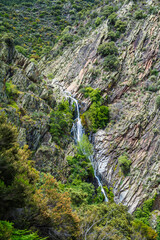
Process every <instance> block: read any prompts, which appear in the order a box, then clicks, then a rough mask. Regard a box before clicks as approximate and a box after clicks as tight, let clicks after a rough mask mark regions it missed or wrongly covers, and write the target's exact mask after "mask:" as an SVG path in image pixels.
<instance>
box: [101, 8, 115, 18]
mask: <svg viewBox="0 0 160 240" xmlns="http://www.w3.org/2000/svg"><path fill="white" fill-rule="evenodd" d="M113 12H114V8H113V6H106V7H104V9H103V12H102V15H103V16H104V17H108V16H109V15H110V14H112V13H113Z"/></svg>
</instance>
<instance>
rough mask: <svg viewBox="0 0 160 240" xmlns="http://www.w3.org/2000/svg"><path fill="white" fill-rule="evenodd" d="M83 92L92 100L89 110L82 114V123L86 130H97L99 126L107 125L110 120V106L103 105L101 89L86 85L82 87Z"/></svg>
mask: <svg viewBox="0 0 160 240" xmlns="http://www.w3.org/2000/svg"><path fill="white" fill-rule="evenodd" d="M81 92H82V93H83V94H84V97H89V98H90V100H91V102H92V103H91V106H90V108H89V110H87V111H86V112H85V113H83V115H82V123H83V125H84V127H85V128H86V130H87V129H88V130H89V131H92V132H96V131H97V129H98V128H104V127H106V125H107V123H108V122H109V108H108V107H107V106H104V105H102V104H103V99H102V97H101V94H100V93H101V92H100V90H99V89H95V90H94V89H93V88H91V87H86V88H84V89H83V88H82V89H81Z"/></svg>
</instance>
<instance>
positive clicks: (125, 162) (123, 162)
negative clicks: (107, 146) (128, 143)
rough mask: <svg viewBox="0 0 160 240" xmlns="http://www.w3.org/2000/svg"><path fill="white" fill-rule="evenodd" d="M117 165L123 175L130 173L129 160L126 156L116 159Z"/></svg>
mask: <svg viewBox="0 0 160 240" xmlns="http://www.w3.org/2000/svg"><path fill="white" fill-rule="evenodd" d="M118 163H119V165H120V167H121V169H122V172H123V173H124V175H127V174H128V173H129V171H130V165H131V163H132V162H131V160H129V159H128V157H127V156H125V155H122V156H120V157H119V158H118Z"/></svg>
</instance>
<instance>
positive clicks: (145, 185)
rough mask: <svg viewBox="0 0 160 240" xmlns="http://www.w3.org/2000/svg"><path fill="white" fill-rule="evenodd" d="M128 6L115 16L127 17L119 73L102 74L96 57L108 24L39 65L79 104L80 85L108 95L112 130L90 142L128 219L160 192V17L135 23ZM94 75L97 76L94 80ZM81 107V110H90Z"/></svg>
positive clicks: (120, 43)
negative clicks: (123, 164) (124, 160)
mask: <svg viewBox="0 0 160 240" xmlns="http://www.w3.org/2000/svg"><path fill="white" fill-rule="evenodd" d="M147 4H149V5H150V4H153V3H152V2H147ZM132 5H133V3H132V2H130V3H124V5H123V7H122V8H121V9H120V10H119V12H118V16H119V17H120V18H121V17H123V16H124V14H125V16H128V15H129V14H130V15H129V16H130V17H129V18H127V17H126V19H127V21H128V27H127V30H126V33H125V34H124V35H123V36H121V38H120V39H119V40H117V42H116V45H117V47H118V50H119V61H120V68H119V70H118V71H115V72H106V71H104V69H103V67H102V65H103V60H104V59H102V58H101V57H100V56H99V55H98V54H97V47H98V45H99V44H100V43H101V42H103V41H104V40H106V39H107V33H108V26H107V21H104V22H103V23H102V24H101V25H100V26H99V27H98V28H97V29H96V30H95V31H94V32H93V33H92V35H90V36H88V37H86V38H85V39H83V40H81V41H79V42H77V43H76V45H75V46H74V48H69V49H67V50H65V51H64V53H63V55H62V56H60V57H59V58H57V59H54V61H51V62H49V63H48V65H47V67H46V68H45V69H43V67H42V63H43V61H44V60H43V61H42V62H41V63H40V68H41V69H43V73H44V75H47V74H49V73H52V74H53V76H54V82H58V84H60V85H61V86H62V88H63V89H67V90H68V91H70V92H72V94H74V95H76V97H77V98H78V99H79V100H82V101H83V100H84V99H83V98H82V94H80V93H79V92H78V89H79V87H80V84H82V85H83V86H87V85H90V86H91V87H93V88H100V89H101V90H102V94H103V96H104V97H105V96H106V95H108V101H109V107H110V124H109V125H108V126H107V128H106V129H105V130H99V131H98V132H97V133H96V134H95V136H94V146H95V156H94V159H95V166H96V167H97V170H98V173H99V176H100V177H101V179H102V181H103V183H104V184H106V185H107V186H109V187H112V188H113V192H114V194H115V202H117V203H119V202H122V203H123V204H124V205H127V206H128V207H129V211H130V212H131V213H132V212H133V211H135V209H136V208H137V207H138V206H140V205H141V203H142V202H143V201H144V200H145V199H146V198H148V197H152V196H153V195H154V193H155V192H156V191H159V184H158V183H159V177H160V172H159V169H160V164H159V153H160V149H159V136H160V129H159V123H160V114H159V109H157V108H156V107H157V106H156V99H157V96H159V95H160V92H159V89H160V85H159V80H160V74H159V71H160V63H159V54H160V53H159V41H160V33H159V16H158V13H156V14H154V15H152V14H150V15H148V16H147V18H145V20H144V19H142V20H135V18H134V17H133V16H132V17H131V15H132V12H133V8H132ZM45 61H47V59H45ZM93 69H94V70H96V69H97V70H98V71H97V73H98V74H97V75H96V77H94V78H93V74H92V72H93ZM153 69H155V71H156V74H155V75H154V74H152V71H151V70H153ZM157 73H158V74H157ZM56 85H57V84H56ZM85 101H86V102H84V106H83V103H82V106H83V107H82V109H83V110H84V109H87V107H88V106H89V104H90V103H89V101H88V100H85ZM123 154H126V155H127V156H128V158H129V159H130V160H131V161H132V164H131V168H130V173H129V174H128V176H124V175H123V172H122V171H121V168H120V166H119V163H118V158H119V157H120V156H121V155H123Z"/></svg>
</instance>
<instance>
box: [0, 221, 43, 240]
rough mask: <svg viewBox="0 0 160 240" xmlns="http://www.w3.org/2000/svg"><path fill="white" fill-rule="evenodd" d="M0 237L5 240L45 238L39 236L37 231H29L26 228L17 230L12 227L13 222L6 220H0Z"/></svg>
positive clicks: (36, 239)
mask: <svg viewBox="0 0 160 240" xmlns="http://www.w3.org/2000/svg"><path fill="white" fill-rule="evenodd" d="M0 239H3V240H7V239H13V240H20V239H25V240H45V239H46V238H43V239H42V238H40V237H39V236H38V235H37V233H31V232H30V231H27V230H18V229H15V228H14V227H13V223H10V222H7V221H0Z"/></svg>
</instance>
